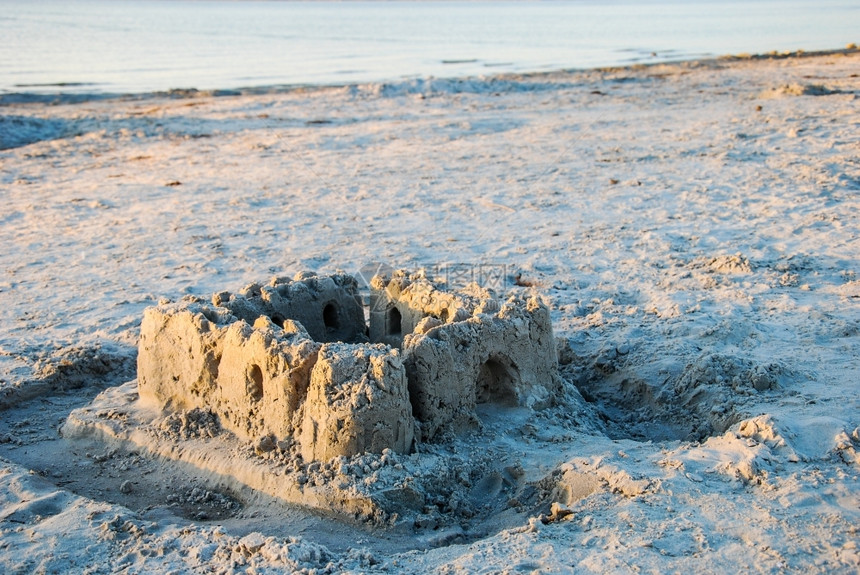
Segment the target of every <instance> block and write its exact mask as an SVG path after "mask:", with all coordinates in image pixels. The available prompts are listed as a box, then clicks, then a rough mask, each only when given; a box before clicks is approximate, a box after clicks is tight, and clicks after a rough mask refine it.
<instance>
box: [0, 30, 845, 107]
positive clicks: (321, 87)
mask: <svg viewBox="0 0 860 575" xmlns="http://www.w3.org/2000/svg"><path fill="white" fill-rule="evenodd" d="M858 51H860V48H858V47H857V46H856V45H855V44H853V43H852V44H849V45H848V46H846V47H845V48H835V49H828V50H815V51H806V50H793V51H777V50H773V51H771V52H766V53H759V54H726V55H722V56H714V57H707V58H682V59H678V60H673V59H672V60H661V61H658V62H645V63H634V64H628V65H622V66H598V67H594V68H559V69H557V70H550V71H537V72H520V73H503V74H497V75H493V74H489V75H481V76H450V77H447V76H445V77H442V76H428V77H420V78H409V79H402V80H390V81H379V82H358V83H343V84H338V83H332V84H275V85H264V86H247V87H239V88H219V89H211V90H198V89H197V88H193V87H190V88H172V89H170V90H166V91H164V90H161V91H153V92H129V93H121V92H104V93H101V92H62V91H61V92H51V93H42V92H27V91H6V92H3V93H0V106H18V105H28V104H50V105H59V104H80V103H86V102H93V101H113V100H123V101H143V100H150V99H157V98H176V99H180V98H197V97H210V98H219V97H237V96H261V95H276V94H291V93H314V92H325V91H328V90H344V89H359V88H367V87H380V88H385V87H391V88H393V89H395V90H396V89H398V88H403V87H409V86H416V85H421V84H423V83H428V82H440V83H446V82H448V83H451V84H452V85H456V84H459V83H467V82H468V83H474V82H486V83H494V82H503V81H512V80H519V79H529V80H533V79H551V78H555V77H559V76H567V75H572V74H581V73H588V72H619V71H623V70H639V69H648V68H653V67H656V66H666V65H688V66H694V65H698V66H713V65H716V64H719V63H722V62H738V61H761V60H774V61H778V60H786V59H792V58H816V57H821V56H834V55H849V54H853V53H856V52H858Z"/></svg>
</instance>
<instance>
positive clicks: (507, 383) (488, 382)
mask: <svg viewBox="0 0 860 575" xmlns="http://www.w3.org/2000/svg"><path fill="white" fill-rule="evenodd" d="M519 386H520V372H519V369H517V366H516V365H514V363H513V362H512V361H511V360H510V359H508V358H506V357H504V356H503V355H501V354H494V355H491V356H490V357H488V358H487V360H486V361H484V362H483V363H482V364H481V365H480V366H479V367H478V375H477V378H476V382H475V403H476V404H482V403H489V404H494V405H497V406H500V407H514V406H516V405H517V404H518V398H517V392H516V390H517V388H518V387H519Z"/></svg>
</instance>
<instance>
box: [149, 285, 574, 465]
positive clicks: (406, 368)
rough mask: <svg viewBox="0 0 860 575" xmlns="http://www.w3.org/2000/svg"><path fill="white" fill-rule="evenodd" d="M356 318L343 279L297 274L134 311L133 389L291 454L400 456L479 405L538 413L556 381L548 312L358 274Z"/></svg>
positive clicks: (351, 290)
mask: <svg viewBox="0 0 860 575" xmlns="http://www.w3.org/2000/svg"><path fill="white" fill-rule="evenodd" d="M370 288H371V295H370V302H369V303H370V306H369V308H370V312H369V326H368V323H367V322H366V321H365V308H364V305H363V302H362V298H361V295H360V292H359V287H358V283H357V281H356V280H355V278H353V277H352V276H349V275H345V274H335V275H331V276H317V275H315V274H310V273H302V274H299V275H297V276H296V277H295V278H293V279H287V278H274V279H273V280H272V281H271V282H270V283H269V285H265V286H263V285H259V284H252V285H250V286H247V287H246V288H244V289H243V290H241V291H240V292H239V293H237V294H231V293H229V292H221V293H217V294H215V295H214V296H213V298H212V301H211V302H206V301H204V300H202V299H200V298H195V297H187V298H185V299H183V300H182V301H180V302H177V303H168V302H165V303H162V304H160V305H158V306H156V307H151V308H148V309H147V310H146V312H145V314H144V318H143V323H142V325H141V336H140V345H139V354H138V391H139V395H140V398H141V401H142V402H144V403H145V404H149V405H153V406H155V407H158V408H159V409H164V410H174V411H180V410H189V409H194V408H199V409H205V410H208V411H211V412H212V413H214V414H216V415H217V416H218V417H219V418H220V420H221V424H222V426H223V427H225V428H227V429H229V430H231V431H232V432H233V433H235V434H236V435H237V436H238V437H240V438H242V439H246V440H255V441H259V440H261V439H263V438H268V439H266V441H269V442H278V441H281V442H288V443H289V442H296V443H298V444H299V446H300V450H301V454H302V457H303V458H304V459H305V460H321V461H325V460H328V459H331V458H333V457H337V456H347V457H350V456H353V455H358V454H362V453H368V452H370V453H381V452H383V451H384V450H386V449H391V450H393V451H396V452H400V453H408V452H410V451H411V450H412V449H413V448H414V445H415V443H416V442H420V441H428V440H432V439H433V438H434V437H436V436H437V435H439V434H440V433H444V432H446V431H451V432H459V431H462V430H465V429H468V428H470V427H473V426H476V425H478V424H479V418H478V415H477V411H476V408H477V407H478V406H479V405H480V404H482V403H490V404H492V403H495V404H498V405H501V406H527V407H532V408H540V407H542V406H547V405H549V404H550V403H551V401H552V399H553V397H554V396H555V394H556V393H557V391H558V389H559V385H560V380H559V378H558V374H557V362H556V348H555V341H554V338H553V334H552V325H551V323H550V314H549V310H548V308H547V307H546V306H545V305H544V304H543V303H541V302H540V301H539V300H538V299H537V298H536V297H523V296H514V297H511V298H510V299H508V300H507V301H505V302H503V303H500V302H499V301H498V300H497V299H496V298H495V296H494V295H493V294H492V292H490V291H488V290H485V289H483V288H480V287H479V286H477V285H475V284H472V285H469V286H467V287H466V288H464V289H463V290H459V291H445V290H443V289H441V288H440V286H438V285H437V284H435V283H433V282H432V281H431V280H430V279H428V278H427V277H425V275H424V274H423V273H418V274H412V275H410V274H408V273H406V272H403V271H398V272H394V273H393V274H391V275H390V276H376V277H374V278H373V279H372V281H371V285H370Z"/></svg>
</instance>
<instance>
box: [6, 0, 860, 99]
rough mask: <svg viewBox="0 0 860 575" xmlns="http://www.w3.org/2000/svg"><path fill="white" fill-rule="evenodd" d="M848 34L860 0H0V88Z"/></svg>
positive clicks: (169, 81)
mask: <svg viewBox="0 0 860 575" xmlns="http://www.w3.org/2000/svg"><path fill="white" fill-rule="evenodd" d="M849 42H858V43H860V2H858V1H857V0H820V1H799V0H782V1H778V0H745V1H740V0H724V1H720V0H687V1H685V0H614V1H613V0H609V1H597V0H556V1H546V2H496V1H482V2H463V1H459V2H458V1H448V2H434V1H421V0H419V1H412V2H337V3H328V2H287V1H268V2H265V1H264V2H254V1H238V0H235V1H224V0H220V1H219V0H81V1H60V0H0V93H10V92H93V93H105V92H108V93H133V92H148V91H156V90H166V89H170V88H198V89H230V88H240V87H263V86H284V85H300V84H347V83H362V82H377V81H398V80H402V79H405V78H413V77H428V76H435V77H458V76H480V75H491V74H497V73H502V72H529V71H545V70H554V69H567V68H587V67H594V66H605V65H618V64H629V63H633V62H653V61H659V60H676V59H683V58H690V57H700V56H715V55H721V54H729V53H740V52H748V53H760V52H769V51H771V50H780V51H782V50H796V49H805V50H816V49H831V48H841V47H844V46H845V45H846V44H847V43H849Z"/></svg>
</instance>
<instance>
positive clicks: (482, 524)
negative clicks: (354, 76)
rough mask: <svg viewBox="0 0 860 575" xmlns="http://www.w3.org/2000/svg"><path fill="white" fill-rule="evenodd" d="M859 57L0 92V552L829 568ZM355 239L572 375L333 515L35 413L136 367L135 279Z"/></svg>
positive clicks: (119, 562) (852, 389) (850, 308)
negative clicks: (461, 293) (404, 493)
mask: <svg viewBox="0 0 860 575" xmlns="http://www.w3.org/2000/svg"><path fill="white" fill-rule="evenodd" d="M858 72H860V51H858V50H857V49H856V48H849V49H846V50H839V51H834V52H828V53H815V54H805V53H794V54H783V55H770V56H761V57H748V56H742V57H731V58H721V59H716V60H707V61H691V62H681V63H672V64H658V65H653V66H638V67H631V68H614V69H602V70H585V71H571V72H558V73H551V74H536V75H523V76H500V77H491V78H477V79H463V80H432V79H427V80H413V81H406V82H403V83H396V84H372V85H359V86H347V87H325V88H307V89H295V90H291V91H273V92H266V91H258V92H256V93H255V92H252V91H247V92H243V93H230V94H210V93H203V92H193V91H192V92H182V93H179V92H176V93H170V94H163V95H150V96H140V97H125V98H103V99H89V100H87V99H83V100H82V101H75V100H73V99H69V98H66V99H64V98H45V99H44V100H43V101H15V100H14V98H10V97H7V98H5V99H4V100H3V101H2V103H0V198H2V206H3V207H2V209H0V245H2V246H3V249H2V250H0V269H2V276H0V409H2V417H0V570H2V571H3V572H5V573H116V572H120V573H144V572H146V573H149V572H165V573H167V572H172V573H185V572H193V573H203V572H206V573H209V572H212V573H283V572H304V573H343V572H350V573H376V572H385V573H639V572H648V573H658V572H659V573H668V572H697V573H729V572H752V573H782V572H804V573H808V574H812V573H856V572H857V571H858V570H860V550H858V547H857V545H858V541H860V535H858V526H860V455H858V450H860V278H858V273H860V105H858V102H860V75H858ZM379 265H385V266H392V267H395V268H408V269H413V270H417V269H421V268H425V269H427V270H429V271H430V272H433V271H436V272H437V273H444V270H451V269H457V270H461V271H462V270H470V271H471V272H473V273H475V274H476V276H480V277H484V276H482V275H481V274H482V273H484V272H486V271H487V270H489V272H487V273H489V274H490V275H492V277H494V278H496V281H497V285H496V286H495V287H497V288H500V289H501V291H502V292H503V293H527V294H536V295H538V296H539V297H541V298H542V299H543V300H544V301H545V302H546V304H547V305H548V306H549V307H550V309H551V313H552V322H553V327H554V333H555V337H556V338H557V339H558V340H559V342H560V343H559V350H560V354H559V361H560V373H561V375H562V377H563V378H564V380H565V382H566V385H567V387H566V388H565V389H566V390H567V391H568V392H569V393H570V394H571V397H570V398H567V399H565V398H560V399H559V402H558V404H557V405H556V406H555V407H554V408H552V409H549V410H547V411H545V412H543V413H541V412H521V411H516V412H512V413H511V414H509V415H504V414H503V415H502V416H501V417H500V418H496V419H494V418H491V417H490V418H488V419H487V420H486V428H485V429H484V430H483V432H482V434H479V435H475V436H468V435H466V436H461V437H454V438H447V440H446V441H445V442H441V443H440V444H438V445H428V446H424V447H423V448H422V449H421V450H420V451H419V452H418V453H414V454H411V455H408V454H400V455H398V458H399V460H400V463H398V465H401V468H406V469H408V470H410V472H413V471H414V477H413V479H414V480H415V485H416V486H418V487H416V489H417V490H419V491H420V489H421V486H422V485H431V484H432V483H433V482H434V481H439V482H441V481H450V482H451V487H450V489H449V491H450V493H453V494H462V496H463V502H464V503H463V504H462V505H465V506H466V507H465V508H464V507H463V506H462V505H461V506H460V507H459V511H458V510H457V509H456V508H455V506H453V505H451V501H442V500H438V501H437V500H434V499H433V498H431V497H428V498H427V500H426V502H425V504H424V505H423V506H419V508H417V509H413V510H412V511H413V512H414V513H413V515H409V516H408V517H407V515H404V516H403V517H401V518H400V519H401V520H400V521H398V520H397V518H387V519H386V521H379V522H373V521H357V522H350V521H349V520H346V519H344V518H338V517H331V516H328V515H326V514H321V513H319V512H318V511H312V510H308V509H305V508H303V507H301V506H296V505H291V504H287V503H284V502H281V501H276V500H274V499H272V498H269V497H268V496H262V495H259V496H257V495H254V494H253V493H252V491H253V490H249V489H243V488H242V486H241V485H239V482H236V483H230V482H227V483H224V482H221V483H217V482H213V481H212V480H211V477H210V476H208V475H206V474H204V473H198V472H196V471H195V469H194V467H193V466H189V465H185V464H179V463H175V462H171V461H168V460H164V459H157V458H153V457H149V456H148V455H147V453H145V452H140V451H128V450H122V449H117V448H116V447H115V446H111V445H106V444H100V443H99V442H98V441H96V440H95V439H93V440H90V441H84V440H80V439H74V438H70V437H64V436H63V435H62V433H61V432H60V428H61V426H62V425H63V424H64V422H65V420H66V418H67V416H68V415H69V413H70V412H71V411H72V410H73V409H76V408H80V407H84V406H86V405H87V404H89V403H90V402H91V401H92V400H93V399H94V398H95V397H96V396H97V395H98V394H99V393H100V392H102V391H104V390H106V389H108V388H111V387H114V386H119V385H122V384H125V383H127V382H132V381H134V380H135V377H136V372H135V358H136V353H137V350H136V346H137V342H138V336H139V329H140V322H141V319H142V317H143V312H144V309H145V308H147V307H149V306H153V305H156V304H157V303H158V302H159V300H160V299H161V298H168V299H171V300H179V299H181V298H182V297H184V296H188V295H194V296H199V297H202V298H204V299H209V298H210V297H211V295H212V294H213V293H215V292H219V291H222V290H238V289H239V288H241V287H242V286H244V285H246V284H248V283H250V282H253V281H261V280H263V281H265V280H267V279H268V278H270V277H272V276H292V275H293V274H295V273H297V272H301V271H304V270H312V271H316V272H319V273H334V272H335V271H337V270H340V271H343V272H346V273H348V274H367V273H368V270H371V271H372V270H374V269H376V267H377V266H379ZM481 270H483V272H482V271H481ZM499 278H504V281H501V282H500V281H499ZM580 394H581V397H582V398H584V400H580V399H579V397H580ZM574 396H575V398H574ZM574 399H576V401H574ZM577 401H578V402H580V403H577ZM566 406H568V407H569V408H570V410H569V411H565V409H567V407H566ZM572 406H579V407H576V409H574V407H572ZM117 417H120V416H119V415H118V416H117ZM488 438H489V439H488ZM246 447H247V446H246ZM250 453H251V455H250V456H249V457H252V456H253V449H250ZM445 458H449V459H450V460H452V461H453V460H456V461H461V462H462V469H464V470H466V471H465V472H464V473H462V474H460V475H459V476H457V475H456V474H455V475H452V477H451V478H447V479H444V480H443V479H442V478H437V477H434V476H433V474H434V470H436V469H439V465H441V463H440V460H443V459H445ZM492 461H499V462H501V463H500V464H499V465H504V466H505V467H504V468H505V469H516V470H519V471H517V474H518V475H517V476H518V479H517V481H519V482H520V484H521V485H523V486H531V488H532V489H533V491H535V492H540V493H542V494H543V495H542V496H541V497H540V498H539V500H540V501H539V505H538V504H535V505H534V506H529V505H526V504H524V503H523V502H517V501H513V496H512V495H511V494H510V493H508V492H507V491H506V489H507V488H509V486H508V484H507V483H505V482H503V481H502V479H501V476H500V475H499V474H498V473H497V471H496V470H495V469H494V468H492V466H491V462H492ZM378 463H379V462H378V461H377V460H376V459H374V458H372V457H371V458H369V459H367V460H366V461H364V460H362V461H358V462H355V461H354V462H352V465H353V466H358V467H362V468H363V467H364V465H365V464H366V465H368V466H371V465H377V464H378ZM443 463H444V462H443ZM381 465H383V466H384V462H383V463H382V464H381ZM446 465H449V466H450V469H456V468H457V465H459V464H456V465H454V464H451V463H450V461H449V462H448V463H446ZM373 469H376V467H373ZM323 470H324V469H323ZM309 473H310V472H309ZM319 473H323V471H320V472H319ZM422 474H423V475H424V476H423V477H422ZM319 477H322V475H320V476H319ZM365 477H367V478H368V479H367V480H368V481H371V478H372V477H382V475H377V476H374V475H373V474H371V473H367V474H366V475H365ZM383 479H384V477H383ZM380 480H381V479H380ZM497 480H498V481H497ZM314 481H316V479H314ZM319 481H320V482H322V481H324V479H319ZM428 493H429V492H428ZM446 493H447V492H446ZM452 496H453V495H452ZM457 496H458V497H459V496H460V495H457ZM551 504H555V505H552V506H551ZM464 509H467V511H468V512H466V511H464Z"/></svg>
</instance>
